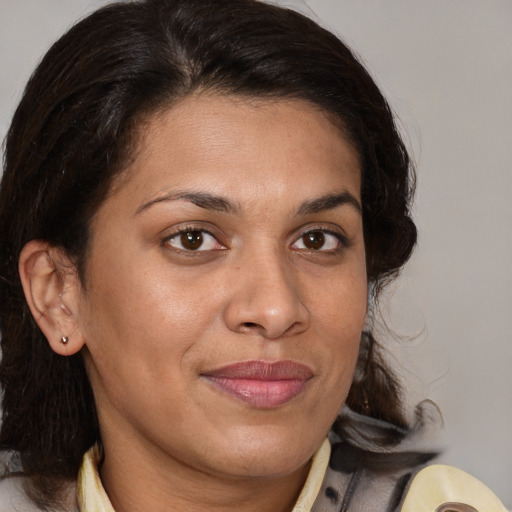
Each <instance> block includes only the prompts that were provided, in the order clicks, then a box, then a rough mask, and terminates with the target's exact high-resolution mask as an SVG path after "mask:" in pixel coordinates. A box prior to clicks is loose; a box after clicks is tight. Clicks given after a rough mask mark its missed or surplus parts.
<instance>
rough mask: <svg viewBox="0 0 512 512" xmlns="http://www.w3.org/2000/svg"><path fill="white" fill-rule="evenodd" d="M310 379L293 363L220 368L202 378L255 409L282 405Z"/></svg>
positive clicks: (306, 370) (305, 370)
mask: <svg viewBox="0 0 512 512" xmlns="http://www.w3.org/2000/svg"><path fill="white" fill-rule="evenodd" d="M312 376H313V373H312V371H311V370H310V369H309V368H308V367H307V366H304V365H302V364H299V363H295V362H293V361H275V362H266V361H257V360H256V361H243V362H240V363H235V364H232V365H228V366H223V367H221V368H216V369H214V370H212V371H209V372H207V373H205V374H203V375H202V377H204V378H205V379H206V380H207V381H208V382H209V383H210V384H212V385H213V386H215V387H216V388H217V389H218V390H220V391H222V392H224V393H226V394H228V395H231V396H233V397H235V398H237V399H239V400H241V401H243V402H245V403H247V404H248V405H251V406H252V407H255V408H259V409H272V408H275V407H279V406H281V405H284V404H286V403H287V402H289V401H290V400H292V399H293V398H295V397H296V396H298V395H299V394H301V393H302V392H303V391H304V388H305V386H306V384H307V382H308V381H309V379H310V378H311V377H312Z"/></svg>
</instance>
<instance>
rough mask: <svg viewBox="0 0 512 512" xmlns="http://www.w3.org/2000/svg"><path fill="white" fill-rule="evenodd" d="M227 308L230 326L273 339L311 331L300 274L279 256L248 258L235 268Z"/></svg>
mask: <svg viewBox="0 0 512 512" xmlns="http://www.w3.org/2000/svg"><path fill="white" fill-rule="evenodd" d="M231 277H232V279H230V282H231V284H232V286H231V288H230V300H229V302H228V304H227V306H226V308H225V310H224V317H225V322H226V324H227V326H228V327H229V329H231V330H232V331H234V332H238V333H243V334H251V333H254V334H259V335H260V336H263V337H264V338H266V339H269V340H272V339H277V338H280V337H283V336H291V335H294V334H299V333H301V332H303V331H305V330H307V328H308V326H309V316H310V313H309V311H308V309H307V307H306V305H305V304H304V302H303V300H302V299H301V297H300V293H299V289H298V288H299V287H298V283H297V276H296V275H295V273H294V270H293V269H292V268H290V263H289V262H286V261H285V258H284V257H279V256H278V255H268V256H265V255H260V256H259V257H257V258H255V257H251V258H247V259H246V260H245V261H244V262H243V263H242V264H239V265H237V270H233V274H232V276H231Z"/></svg>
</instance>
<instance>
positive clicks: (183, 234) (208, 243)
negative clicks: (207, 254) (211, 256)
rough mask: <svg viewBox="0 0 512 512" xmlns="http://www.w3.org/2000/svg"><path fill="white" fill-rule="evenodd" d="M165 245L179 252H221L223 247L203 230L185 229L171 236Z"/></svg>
mask: <svg viewBox="0 0 512 512" xmlns="http://www.w3.org/2000/svg"><path fill="white" fill-rule="evenodd" d="M165 244H166V245H167V244H168V245H170V246H171V247H173V248H174V249H178V250H180V251H196V252H204V251H216V250H223V249H225V248H226V247H224V246H223V245H222V244H220V243H219V241H218V240H217V239H216V238H215V237H214V236H213V235H212V234H211V233H208V231H205V230H203V229H185V230H184V231H179V232H178V233H176V234H174V235H172V236H171V237H169V238H167V239H166V240H165Z"/></svg>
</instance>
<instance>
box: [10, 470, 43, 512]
mask: <svg viewBox="0 0 512 512" xmlns="http://www.w3.org/2000/svg"><path fill="white" fill-rule="evenodd" d="M23 481H24V477H22V476H7V477H4V478H2V479H1V480H0V512H40V509H39V508H37V507H36V505H35V504H34V503H32V501H31V500H30V499H29V498H28V496H27V495H26V493H25V490H24V489H23Z"/></svg>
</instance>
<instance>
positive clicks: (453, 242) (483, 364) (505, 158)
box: [0, 0, 512, 507]
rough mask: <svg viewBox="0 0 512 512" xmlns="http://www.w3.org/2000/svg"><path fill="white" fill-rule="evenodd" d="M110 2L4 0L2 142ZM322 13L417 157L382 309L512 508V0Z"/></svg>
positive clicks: (411, 370) (468, 466) (451, 428)
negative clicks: (400, 260)
mask: <svg viewBox="0 0 512 512" xmlns="http://www.w3.org/2000/svg"><path fill="white" fill-rule="evenodd" d="M104 3H105V2H104V1H101V0H0V136H1V137H2V138H3V136H4V134H5V131H6V129H7V126H8V122H9V117H10V116H11V114H12V112H13V109H14V107H15V105H16V103H17V101H18V100H19V98H20V94H21V91H22V88H23V86H24V83H25V81H26V80H27V78H28V76H29V74H30V73H31V71H32V70H33V68H34V65H35V63H36V62H37V61H38V59H39V58H40V57H41V55H42V54H43V52H44V51H45V50H46V49H47V48H48V46H49V45H50V43H51V42H52V41H53V40H55V39H56V38H57V37H58V36H59V35H60V34H61V33H62V32H63V31H64V30H65V29H66V28H68V27H69V26H70V24H71V23H72V22H73V21H74V20H76V19H77V18H79V17H81V16H82V15H84V14H85V13H86V12H88V11H89V10H91V9H93V8H95V7H97V6H99V5H102V4H104ZM309 5H310V8H311V9H312V11H313V12H314V13H315V15H316V16H317V17H318V18H319V19H320V21H321V22H322V23H323V24H324V25H326V26H327V27H329V28H330V29H332V30H333V31H335V32H336V33H338V35H340V36H341V37H342V38H343V39H344V40H345V41H346V42H347V43H349V45H351V46H352V47H353V48H354V49H355V50H356V51H357V52H358V53H359V54H360V55H361V56H362V58H363V61H364V62H365V63H366V64H367V66H368V67H369V69H370V70H371V72H372V74H373V76H374V77H375V78H376V80H377V82H378V83H379V84H380V86H381V87H382V89H383V90H384V92H385V94H386V95H387V97H388V99H389V100H390V103H391V104H392V106H393V108H394V109H395V111H396V113H397V114H398V118H399V123H400V126H401V128H402V129H403V133H404V134H405V137H406V140H407V142H408V145H409V147H410V149H411V150H412V152H413V154H414V157H415V160H416V162H417V167H418V194H417V201H416V206H415V218H416V221H417V223H418V226H419V229H420V240H419V246H418V249H417V251H416V253H415V256H414V257H413V259H412V260H411V262H410V264H409V265H408V266H407V268H406V270H405V272H404V274H403V276H402V278H401V279H400V280H399V281H398V282H397V283H396V284H395V285H393V286H392V287H391V288H390V289H389V290H388V292H387V293H386V297H385V300H384V301H383V303H382V311H383V317H384V318H385V319H386V323H387V325H388V326H389V327H390V328H391V330H392V331H393V332H394V333H395V335H396V336H395V339H389V341H388V346H389V347H390V350H391V353H392V357H393V359H394V360H395V365H396V368H397V371H398V372H399V374H400V375H401V376H402V377H403V378H404V380H405V382H406V387H407V391H408V393H409V402H410V404H413V403H415V402H416V401H418V400H421V399H424V398H430V399H433V400H434V401H435V402H436V403H437V404H438V405H439V406H440V408H441V410H442V412H443V416H444V420H445V428H444V446H445V447H446V450H445V454H444V456H443V458H442V460H443V461H444V462H447V463H450V464H452V465H456V466H459V467H461V468H462V469H465V470H467V471H469V472H470V473H472V474H474V475H475V476H477V477H479V478H480V479H482V480H483V481H484V482H485V483H487V484H488V485H489V486H491V488H493V489H494V490H495V492H496V493H497V494H498V495H499V496H500V497H501V498H502V500H503V501H504V502H505V505H507V506H508V507H512V434H511V431H512V399H511V391H512V371H511V363H512V312H511V305H512V227H511V225H510V224H511V220H512V0H430V1H429V0H408V1H406V0H388V1H383V0H381V1H379V0H365V1H361V0H310V1H309ZM397 338H400V341H397V340H396V339H397Z"/></svg>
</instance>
